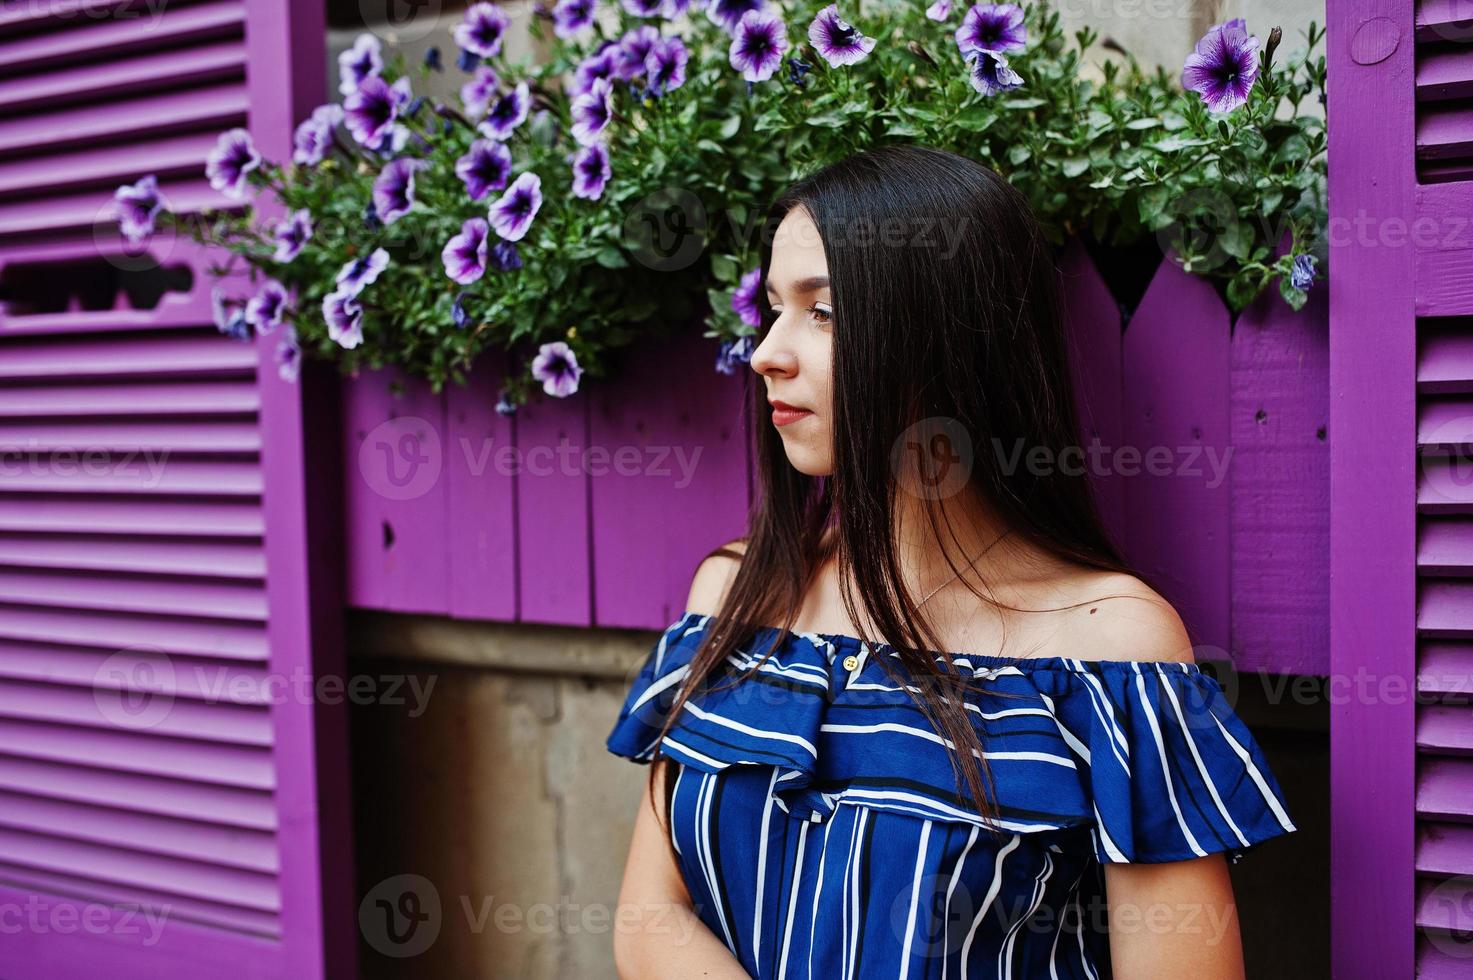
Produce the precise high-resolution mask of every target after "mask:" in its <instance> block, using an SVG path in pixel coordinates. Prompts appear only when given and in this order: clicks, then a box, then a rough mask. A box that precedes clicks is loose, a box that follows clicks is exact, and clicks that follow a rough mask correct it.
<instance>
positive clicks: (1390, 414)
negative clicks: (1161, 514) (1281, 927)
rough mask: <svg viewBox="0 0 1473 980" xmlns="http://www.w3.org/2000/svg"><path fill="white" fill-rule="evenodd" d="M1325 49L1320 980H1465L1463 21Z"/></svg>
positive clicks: (1433, 11) (1468, 796)
mask: <svg viewBox="0 0 1473 980" xmlns="http://www.w3.org/2000/svg"><path fill="white" fill-rule="evenodd" d="M1329 30H1330V33H1329V37H1328V57H1329V79H1330V85H1329V91H1328V98H1329V115H1330V138H1331V141H1332V142H1331V147H1330V160H1331V172H1330V173H1331V185H1330V206H1331V207H1330V210H1331V221H1332V226H1331V233H1332V236H1333V237H1332V257H1331V271H1330V275H1331V277H1332V278H1331V280H1330V282H1331V295H1330V303H1331V330H1332V333H1331V350H1330V354H1331V356H1330V390H1331V420H1330V445H1331V481H1332V483H1331V502H1332V507H1331V527H1332V534H1331V542H1332V544H1331V582H1332V586H1331V597H1330V602H1331V610H1330V612H1331V670H1332V681H1331V684H1332V687H1331V694H1332V695H1336V696H1335V697H1334V698H1332V704H1331V710H1332V714H1331V719H1332V721H1331V724H1332V733H1333V742H1332V760H1331V779H1332V793H1333V797H1334V801H1335V820H1334V822H1333V824H1332V844H1331V846H1332V861H1333V865H1332V874H1333V877H1332V890H1333V894H1332V915H1333V949H1334V957H1335V975H1336V976H1337V977H1339V976H1345V977H1386V978H1396V980H1400V978H1402V977H1410V976H1418V977H1425V978H1440V977H1454V976H1468V975H1469V971H1470V969H1473V946H1470V944H1469V943H1468V941H1467V931H1468V930H1470V929H1473V914H1470V907H1473V905H1470V902H1473V889H1470V887H1469V883H1470V880H1473V879H1470V878H1469V876H1470V875H1473V827H1470V825H1473V758H1470V754H1473V706H1470V704H1469V696H1470V690H1469V683H1470V679H1473V582H1470V578H1469V576H1470V575H1473V516H1470V515H1473V492H1470V482H1469V480H1468V476H1467V466H1468V463H1469V458H1468V457H1469V453H1470V448H1473V343H1470V340H1469V330H1468V328H1469V323H1470V320H1469V318H1470V317H1473V288H1470V283H1473V230H1470V227H1469V217H1470V216H1473V181H1470V178H1473V116H1470V115H1469V111H1468V108H1467V106H1468V102H1467V96H1468V94H1469V93H1470V91H1473V8H1470V7H1469V5H1468V4H1466V3H1458V2H1448V0H1422V2H1421V3H1419V4H1415V5H1414V4H1413V3H1412V2H1410V0H1402V2H1376V0H1350V2H1347V3H1342V4H1332V5H1331V6H1330V19H1329ZM1458 100H1461V101H1458ZM1419 701H1420V702H1421V703H1418V702H1419Z"/></svg>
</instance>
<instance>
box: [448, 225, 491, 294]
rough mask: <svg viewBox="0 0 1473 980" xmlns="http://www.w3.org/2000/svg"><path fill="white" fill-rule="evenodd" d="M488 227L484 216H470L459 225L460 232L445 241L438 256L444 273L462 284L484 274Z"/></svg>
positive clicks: (469, 282)
mask: <svg viewBox="0 0 1473 980" xmlns="http://www.w3.org/2000/svg"><path fill="white" fill-rule="evenodd" d="M488 234H490V228H489V227H488V226H487V224H486V220H485V219H484V218H471V219H470V220H469V221H467V222H466V223H465V224H463V225H461V226H460V234H458V235H456V236H455V237H453V238H451V239H450V241H448V242H446V243H445V248H444V249H443V250H442V251H441V252H440V258H441V260H442V261H443V262H444V263H445V274H446V275H447V276H449V277H450V278H451V279H454V280H455V281H456V282H458V283H460V284H461V285H462V286H467V285H470V284H471V283H473V282H475V281H476V280H477V279H479V278H481V276H483V275H485V274H486V236H487V235H488Z"/></svg>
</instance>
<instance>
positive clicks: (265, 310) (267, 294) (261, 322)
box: [245, 279, 286, 334]
mask: <svg viewBox="0 0 1473 980" xmlns="http://www.w3.org/2000/svg"><path fill="white" fill-rule="evenodd" d="M285 315H286V287H285V286H283V285H282V284H281V283H279V282H277V281H276V280H275V279H267V280H266V282H265V283H263V284H262V286H261V291H260V292H258V293H256V295H254V296H252V297H251V301H250V302H249V303H247V304H246V308H245V317H246V322H247V323H249V324H250V325H251V326H253V327H255V328H256V333H258V334H261V333H270V332H271V331H272V330H273V329H274V328H275V327H276V326H277V325H279V324H280V323H281V319H282V317H283V316H285Z"/></svg>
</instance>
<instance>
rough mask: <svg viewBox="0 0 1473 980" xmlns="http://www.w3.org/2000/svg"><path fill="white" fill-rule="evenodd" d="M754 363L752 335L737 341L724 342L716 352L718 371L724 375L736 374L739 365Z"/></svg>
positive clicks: (739, 338)
mask: <svg viewBox="0 0 1473 980" xmlns="http://www.w3.org/2000/svg"><path fill="white" fill-rule="evenodd" d="M750 363H752V338H751V336H750V335H747V336H742V337H738V338H737V339H736V340H723V341H722V342H721V349H720V350H718V351H717V352H716V370H718V371H720V372H721V373H722V374H735V373H736V370H737V365H738V364H750Z"/></svg>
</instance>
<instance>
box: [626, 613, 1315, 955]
mask: <svg viewBox="0 0 1473 980" xmlns="http://www.w3.org/2000/svg"><path fill="white" fill-rule="evenodd" d="M709 620H710V617H709V616H705V615H701V614H698V613H694V612H689V611H687V612H686V613H685V614H684V615H682V617H681V618H680V619H679V620H677V621H676V622H675V623H674V624H673V625H672V626H671V627H670V628H669V629H668V630H666V631H665V633H664V634H663V635H662V636H661V637H660V639H659V641H658V642H657V643H656V644H655V646H654V648H653V649H652V650H651V651H650V655H649V658H648V659H647V661H646V662H645V663H644V665H643V667H642V669H641V670H640V673H639V676H638V677H637V678H636V679H635V681H634V682H633V684H632V685H631V688H630V690H629V693H628V697H627V699H626V700H625V703H624V706H623V709H622V710H621V711H620V714H619V719H618V721H617V723H616V724H615V725H614V728H613V731H612V732H611V733H610V735H609V737H608V742H607V745H608V749H609V751H611V752H614V753H616V754H618V755H621V756H626V757H628V758H631V759H635V760H637V761H640V762H649V761H650V759H651V757H652V755H653V752H654V748H655V744H654V743H655V738H656V736H657V735H658V733H659V729H660V726H661V723H662V721H663V720H664V718H665V717H666V715H667V714H668V712H669V710H670V708H671V707H672V706H673V700H674V696H675V693H676V691H677V689H678V687H679V685H680V683H681V681H682V680H683V679H684V677H685V676H686V674H687V672H688V668H689V664H690V661H691V659H692V657H693V655H694V653H695V650H696V647H697V645H698V644H699V642H700V639H701V633H702V630H703V629H704V628H705V626H706V624H707V623H708V622H709ZM778 632H779V631H778V630H777V629H776V628H775V627H763V628H761V629H759V630H758V631H756V632H755V633H754V634H753V635H752V638H751V639H750V640H749V641H748V642H747V643H745V644H743V645H742V647H741V648H740V649H739V651H738V653H737V654H734V655H733V658H732V660H733V663H734V664H735V666H736V667H738V668H742V669H745V668H750V667H751V666H753V665H754V664H755V663H756V662H757V657H756V656H754V653H756V654H760V653H761V651H763V650H765V649H766V647H767V645H768V644H769V643H770V642H771V641H772V640H773V638H774V635H775V634H776V633H778ZM850 656H853V657H855V658H857V662H855V663H854V666H853V669H847V668H846V667H845V666H844V663H845V661H846V660H847V659H848V658H849V657H850ZM880 657H890V658H892V664H893V665H894V666H895V667H897V668H898V669H900V670H901V671H902V672H903V671H904V668H903V667H902V666H901V665H900V661H899V659H898V654H896V653H895V651H894V650H893V649H891V648H889V647H887V646H885V645H883V644H881V645H870V644H864V643H862V642H861V641H860V640H859V639H857V638H855V637H852V636H842V635H837V634H828V633H791V634H789V636H788V638H787V641H786V642H785V643H783V644H782V645H781V646H779V647H778V649H777V651H776V652H775V653H774V654H773V655H772V656H771V657H769V658H768V659H767V660H766V661H765V662H763V663H762V665H761V667H760V669H759V670H758V671H757V672H756V673H755V674H754V675H752V676H751V677H748V678H745V679H742V680H740V681H735V682H734V681H733V680H732V679H731V678H729V677H728V678H718V677H716V676H714V675H713V678H712V679H711V680H712V683H713V684H714V686H715V687H718V688H723V689H721V690H712V691H708V692H706V693H705V694H703V695H701V696H698V697H697V698H695V699H694V702H693V703H689V704H687V707H686V709H685V710H684V711H682V713H681V718H680V720H679V722H678V723H677V725H676V727H675V728H674V729H673V730H672V732H671V734H670V735H668V736H667V737H666V738H665V740H664V747H663V750H664V752H665V754H666V755H668V756H669V757H670V758H671V759H672V760H673V761H675V762H677V763H679V765H678V766H677V767H675V769H674V770H672V773H671V775H672V776H673V777H674V779H675V783H674V790H673V794H674V795H673V799H672V807H671V814H672V827H673V832H674V842H675V845H676V848H677V850H678V852H679V856H680V869H681V872H682V874H683V876H684V879H685V882H686V885H687V888H688V889H689V891H690V895H691V899H692V902H693V904H694V907H695V910H696V912H697V914H698V915H699V916H700V918H701V920H702V921H703V922H704V923H705V924H706V925H707V927H709V928H710V930H711V931H712V932H713V933H714V934H715V935H716V936H718V937H720V938H721V939H722V940H723V941H724V942H725V943H726V945H727V947H728V948H730V949H731V951H732V952H733V953H734V954H735V955H736V957H737V959H738V960H740V962H741V964H742V966H743V967H745V968H746V970H747V972H748V973H749V974H751V975H752V976H753V977H758V978H763V980H766V978H772V980H798V978H803V980H810V978H811V980H847V978H885V980H893V978H908V980H930V978H937V980H943V978H944V980H983V978H993V977H1010V978H1022V980H1032V978H1050V980H1054V978H1057V980H1065V978H1097V977H1100V976H1108V975H1109V963H1108V960H1109V953H1108V945H1107V939H1106V932H1105V926H1104V921H1103V910H1104V906H1103V899H1102V896H1103V881H1104V875H1103V873H1102V870H1101V867H1102V862H1126V861H1140V862H1150V861H1176V860H1181V859H1186V858H1192V857H1198V856H1202V855H1206V854H1211V853H1214V852H1219V851H1221V852H1226V853H1227V854H1228V855H1229V857H1230V858H1231V859H1232V860H1236V859H1237V857H1238V856H1240V855H1241V854H1242V853H1243V851H1244V850H1246V849H1247V848H1248V847H1250V846H1252V845H1254V844H1257V843H1259V842H1260V841H1262V840H1265V839H1267V838H1270V837H1274V836H1276V835H1279V834H1283V833H1287V832H1289V831H1292V830H1294V825H1293V823H1292V822H1291V821H1290V819H1289V815H1288V813H1287V812H1286V810H1285V807H1284V802H1283V798H1282V795H1281V793H1280V791H1279V787H1278V784H1277V783H1276V782H1275V780H1274V777H1273V774H1272V773H1271V772H1270V771H1269V768H1268V766H1267V764H1266V762H1265V760H1264V757H1263V754H1262V752H1261V750H1260V749H1259V747H1258V745H1257V744H1256V743H1255V742H1254V740H1253V737H1252V736H1251V735H1250V734H1249V732H1248V730H1247V728H1246V727H1244V725H1243V723H1242V721H1241V720H1240V719H1239V718H1238V717H1237V716H1236V715H1235V714H1234V713H1233V711H1232V709H1231V707H1230V706H1229V705H1228V704H1227V702H1226V699H1225V698H1224V696H1223V692H1222V688H1221V687H1220V686H1219V685H1218V683H1217V681H1216V680H1215V679H1214V678H1212V677H1211V676H1210V675H1208V674H1204V673H1202V672H1201V670H1200V669H1199V668H1198V667H1197V665H1195V664H1189V663H1160V662H1158V663H1151V662H1131V661H1093V662H1092V661H1086V660H1074V659H1068V658H1063V657H1048V658H1037V659H1029V660H1021V661H1015V660H1011V659H1008V658H1002V657H988V656H963V655H960V654H954V655H953V662H954V664H955V669H957V670H965V671H968V672H970V673H971V674H973V675H974V676H976V677H978V678H981V679H982V680H984V681H985V682H986V690H985V691H983V692H978V693H976V694H972V695H969V696H968V699H967V704H966V708H967V711H968V713H969V715H970V716H971V718H972V719H973V721H974V724H975V725H976V726H977V728H978V731H979V732H980V733H981V734H982V736H983V740H984V745H985V747H986V749H987V763H988V767H989V769H990V772H991V779H992V791H991V792H992V795H993V798H994V799H995V801H996V805H997V811H998V814H999V817H998V820H997V824H996V826H995V827H994V826H993V825H992V824H990V823H989V821H988V820H987V819H986V818H984V817H982V816H981V815H979V814H978V813H976V812H974V811H973V810H971V809H968V808H964V807H961V806H959V805H958V803H957V795H956V792H957V785H958V777H957V774H956V772H955V770H954V769H953V768H952V765H951V762H950V760H949V759H948V755H947V750H946V744H947V743H946V742H944V740H943V739H942V737H941V736H940V735H939V734H938V733H937V732H936V730H935V729H934V728H933V727H932V726H931V725H930V724H929V723H928V722H927V721H926V719H925V716H924V715H922V714H921V712H920V710H919V709H918V708H917V707H916V706H915V703H914V702H913V701H912V700H911V698H910V696H909V695H908V694H907V692H906V691H903V690H901V689H900V688H898V687H897V686H896V684H895V682H894V681H893V680H892V679H891V677H890V676H889V675H888V674H887V673H886V672H885V670H884V668H883V667H882V666H881V665H880V662H879V659H878V658H880ZM937 662H938V665H940V666H941V667H942V669H945V667H944V661H943V660H942V658H940V657H939V655H938V656H937ZM739 673H740V670H739V671H737V672H736V673H734V674H733V677H734V676H736V674H739ZM905 676H909V675H905ZM964 789H965V788H964V787H963V791H964ZM1202 928H1203V931H1204V936H1210V935H1211V932H1210V931H1209V930H1210V924H1208V923H1205V922H1204V923H1202ZM1204 941H1205V939H1204Z"/></svg>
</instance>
